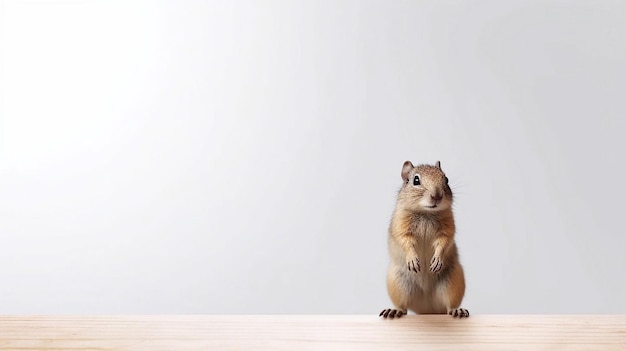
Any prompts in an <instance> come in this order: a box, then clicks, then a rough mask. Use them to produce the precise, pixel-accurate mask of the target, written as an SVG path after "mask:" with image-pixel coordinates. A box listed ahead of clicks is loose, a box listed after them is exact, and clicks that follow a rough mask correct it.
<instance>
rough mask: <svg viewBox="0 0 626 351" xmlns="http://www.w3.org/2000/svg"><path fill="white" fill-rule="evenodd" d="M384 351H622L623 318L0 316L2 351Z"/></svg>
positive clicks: (625, 347)
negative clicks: (392, 318)
mask: <svg viewBox="0 0 626 351" xmlns="http://www.w3.org/2000/svg"><path fill="white" fill-rule="evenodd" d="M384 349H387V350H481V351H484V350H626V316H623V315H561V316H552V315H484V316H481V315H473V316H471V317H470V318H469V319H462V320H460V319H453V318H451V317H449V316H446V315H409V316H406V317H403V318H401V319H394V320H383V319H379V318H378V317H377V316H375V315H333V316H322V315H312V316H294V315H253V316H243V315H232V316H221V315H186V316H175V315H161V316H158V315H139V316H125V315H124V316H0V350H133V351H142V350H150V351H158V350H182V351H186V350H384Z"/></svg>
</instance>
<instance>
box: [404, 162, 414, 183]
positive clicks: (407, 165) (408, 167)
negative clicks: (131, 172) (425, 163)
mask: <svg viewBox="0 0 626 351" xmlns="http://www.w3.org/2000/svg"><path fill="white" fill-rule="evenodd" d="M413 168H414V166H413V163H411V161H405V162H404V164H403V165H402V179H403V180H406V179H407V178H408V176H409V172H411V170H413Z"/></svg>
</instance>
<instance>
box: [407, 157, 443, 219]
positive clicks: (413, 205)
mask: <svg viewBox="0 0 626 351" xmlns="http://www.w3.org/2000/svg"><path fill="white" fill-rule="evenodd" d="M401 174H402V180H403V182H404V184H403V185H402V188H401V189H400V192H399V196H398V202H399V204H400V205H401V206H402V207H404V208H406V209H407V210H412V211H421V212H436V211H443V210H447V209H449V208H450V207H451V206H452V190H451V189H450V186H449V185H448V177H446V174H445V173H444V172H443V170H442V169H441V162H439V161H437V162H436V163H435V165H434V166H432V165H426V164H422V165H418V166H413V163H411V161H406V162H404V164H403V165H402V173H401Z"/></svg>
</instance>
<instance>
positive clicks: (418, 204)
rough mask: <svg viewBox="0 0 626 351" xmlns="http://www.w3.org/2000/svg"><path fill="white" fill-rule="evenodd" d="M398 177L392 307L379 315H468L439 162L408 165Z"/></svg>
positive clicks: (449, 204)
mask: <svg viewBox="0 0 626 351" xmlns="http://www.w3.org/2000/svg"><path fill="white" fill-rule="evenodd" d="M401 175H402V180H403V182H404V184H403V185H402V187H401V188H400V190H399V191H398V198H397V201H396V207H395V209H394V211H393V215H392V217H391V222H390V224H389V239H388V249H389V255H390V258H391V262H390V265H389V270H388V272H387V292H388V294H389V297H390V298H391V301H392V302H393V304H394V306H395V308H393V309H390V308H388V309H384V310H383V311H382V312H380V314H379V317H380V316H382V317H384V318H388V317H389V318H394V317H401V316H402V315H406V314H407V309H409V310H411V311H413V312H415V313H418V314H444V313H447V314H449V315H451V316H453V317H461V318H463V317H469V311H468V310H467V309H465V308H460V307H459V306H460V305H461V301H462V300H463V295H464V294H465V277H464V274H463V267H462V266H461V263H460V262H459V255H458V251H457V247H456V243H455V242H454V234H455V225H454V216H453V214H452V190H451V189H450V186H449V185H448V177H446V175H445V173H444V172H443V170H442V169H441V162H439V161H437V162H436V163H435V165H434V166H433V165H427V164H421V165H418V166H413V163H411V161H406V162H404V164H403V165H402V173H401Z"/></svg>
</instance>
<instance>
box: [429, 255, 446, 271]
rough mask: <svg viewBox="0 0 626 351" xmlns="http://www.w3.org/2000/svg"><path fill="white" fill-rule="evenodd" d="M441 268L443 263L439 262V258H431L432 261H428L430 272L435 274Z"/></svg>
mask: <svg viewBox="0 0 626 351" xmlns="http://www.w3.org/2000/svg"><path fill="white" fill-rule="evenodd" d="M442 266H443V261H442V260H441V256H433V259H432V260H430V271H431V272H433V273H437V272H439V271H440V270H441V267H442Z"/></svg>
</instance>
